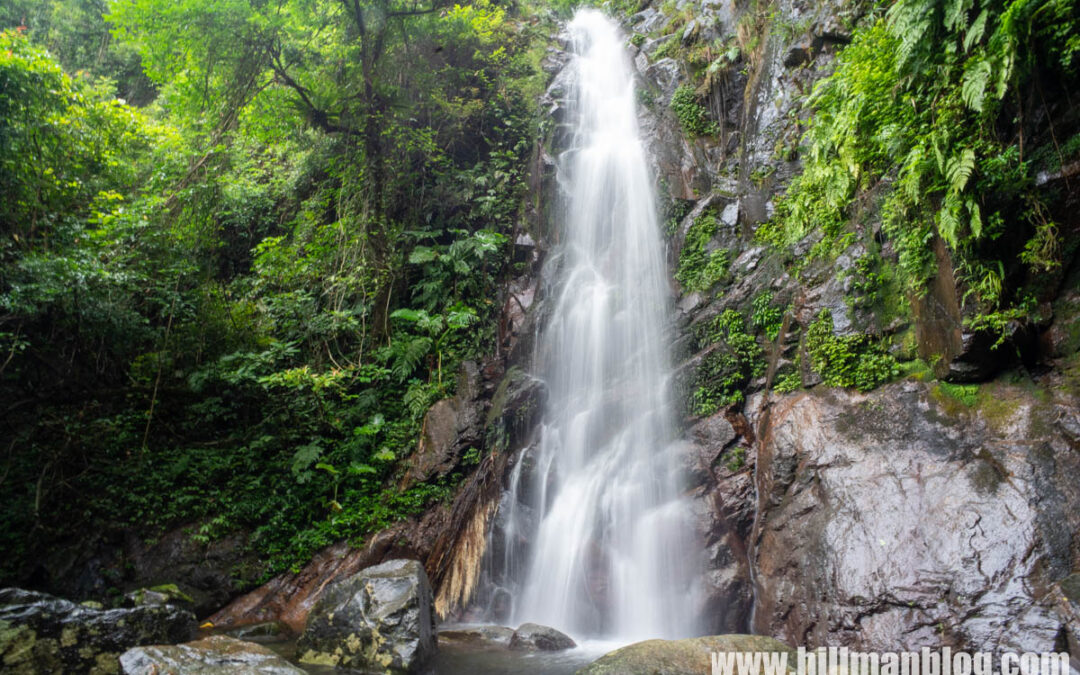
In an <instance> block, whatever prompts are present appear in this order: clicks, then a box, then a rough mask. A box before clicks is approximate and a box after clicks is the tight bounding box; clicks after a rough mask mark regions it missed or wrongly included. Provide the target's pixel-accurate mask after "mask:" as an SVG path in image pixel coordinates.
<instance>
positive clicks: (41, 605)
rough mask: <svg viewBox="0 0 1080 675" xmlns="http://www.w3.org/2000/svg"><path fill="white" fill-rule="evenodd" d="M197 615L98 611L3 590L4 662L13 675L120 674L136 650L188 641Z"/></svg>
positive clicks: (0, 635)
mask: <svg viewBox="0 0 1080 675" xmlns="http://www.w3.org/2000/svg"><path fill="white" fill-rule="evenodd" d="M194 634H195V616H194V615H193V614H192V613H191V612H188V611H187V610H184V609H180V608H179V607H174V606H172V605H154V606H142V607H135V608H131V609H95V608H91V607H86V606H83V605H78V604H76V603H74V602H70V601H68V600H62V599H60V598H56V597H53V596H50V595H46V594H44V593H35V592H33V591H23V590H21V589H4V590H0V662H2V663H3V664H4V672H6V673H7V672H10V673H50V672H63V673H97V672H116V671H117V669H118V665H117V659H118V657H119V656H120V654H121V653H123V652H125V651H127V650H128V649H130V648H132V647H136V646H139V645H148V644H155V643H166V642H183V641H184V640H190V639H191V638H192V637H193V636H194Z"/></svg>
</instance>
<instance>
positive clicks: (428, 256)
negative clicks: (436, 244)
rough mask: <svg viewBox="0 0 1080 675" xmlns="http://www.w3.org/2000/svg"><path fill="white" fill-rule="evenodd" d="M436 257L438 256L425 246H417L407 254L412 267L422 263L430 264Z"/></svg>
mask: <svg viewBox="0 0 1080 675" xmlns="http://www.w3.org/2000/svg"><path fill="white" fill-rule="evenodd" d="M438 256H439V254H438V253H437V252H436V251H435V249H433V248H429V247H427V246H417V247H416V248H414V249H413V250H412V252H411V253H409V262H411V263H412V264H414V265H422V264H424V263H429V262H431V261H432V260H434V259H435V258H437V257H438Z"/></svg>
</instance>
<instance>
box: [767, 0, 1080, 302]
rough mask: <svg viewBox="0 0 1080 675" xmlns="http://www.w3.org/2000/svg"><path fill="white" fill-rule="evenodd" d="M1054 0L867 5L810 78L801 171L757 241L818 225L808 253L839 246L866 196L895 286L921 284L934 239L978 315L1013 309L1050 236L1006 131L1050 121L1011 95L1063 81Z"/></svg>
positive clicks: (1073, 73)
mask: <svg viewBox="0 0 1080 675" xmlns="http://www.w3.org/2000/svg"><path fill="white" fill-rule="evenodd" d="M1066 5H1069V3H1067V2H1063V1H1062V0H960V1H957V2H953V1H951V0H949V1H945V0H899V1H898V2H896V3H894V4H892V5H891V7H890V8H889V9H888V11H887V13H886V14H885V15H880V14H874V15H872V16H871V17H870V19H869V20H868V22H867V23H866V25H864V26H863V27H861V28H859V29H858V30H857V31H856V32H855V35H854V39H853V40H852V43H851V45H850V46H848V47H847V48H846V49H845V50H844V51H843V52H842V53H841V55H840V56H839V58H838V59H837V66H836V69H835V72H834V73H833V74H832V75H831V76H830V77H827V78H825V79H824V80H822V81H821V82H820V83H819V85H818V86H817V87H816V88H815V89H814V92H813V94H812V96H811V97H810V99H809V102H808V109H809V111H810V112H811V117H810V122H809V125H808V129H807V132H806V135H805V137H804V139H803V148H802V150H801V153H800V154H801V159H802V161H803V166H804V171H803V173H802V174H801V175H800V176H798V177H797V178H796V179H795V180H793V181H792V183H791V185H790V187H789V189H788V192H787V194H786V196H785V197H784V199H783V200H782V201H781V202H780V203H779V204H778V208H777V214H776V217H775V218H774V220H773V221H772V222H770V223H769V224H767V225H765V226H763V227H762V228H760V230H759V233H758V234H759V237H760V238H761V239H762V240H764V241H767V242H770V243H772V244H774V245H778V246H790V245H792V244H794V243H795V242H797V241H799V240H801V239H802V238H803V237H805V236H806V235H808V234H809V233H811V232H812V231H815V230H818V231H820V232H821V234H822V235H823V236H822V239H821V242H820V243H819V244H818V245H817V246H815V247H814V249H813V251H812V255H819V254H821V253H824V252H826V251H835V250H839V249H840V248H842V246H839V245H838V242H839V241H840V240H841V238H842V237H843V235H844V232H845V231H846V230H847V229H848V228H849V227H851V226H852V225H853V224H856V225H857V223H858V220H859V219H860V218H861V217H862V215H863V212H862V211H861V210H862V209H863V208H864V206H863V205H865V204H866V203H867V202H868V201H870V202H872V203H874V204H875V205H876V207H875V208H876V209H877V210H878V212H879V213H880V217H881V218H882V222H883V232H884V234H885V235H886V236H887V237H888V238H889V239H890V240H891V242H892V244H893V248H894V250H895V251H896V255H897V260H896V267H897V272H898V274H897V278H898V281H899V286H900V289H899V290H900V291H901V292H905V291H906V292H913V293H921V292H922V291H923V290H924V289H925V284H926V281H927V280H928V278H929V277H930V276H931V275H932V274H933V273H934V271H935V261H934V256H933V253H932V242H933V240H934V239H935V238H940V239H941V240H942V241H943V242H944V243H945V245H946V246H947V247H948V249H949V250H950V252H951V254H952V257H953V259H954V261H956V265H955V266H956V267H957V269H958V275H959V277H960V280H961V281H962V282H963V283H965V284H967V286H968V287H969V288H971V289H973V293H971V294H970V298H969V299H970V301H971V302H972V303H973V305H974V306H975V307H977V309H978V311H979V312H980V313H986V314H992V313H995V312H1001V311H1009V310H1010V309H1012V308H1015V307H1017V306H1018V304H1019V301H1020V299H1021V296H1022V295H1023V293H1022V292H1021V291H1020V286H1021V285H1022V284H1023V283H1024V282H1025V281H1026V280H1027V279H1029V278H1032V277H1037V276H1038V275H1039V274H1045V273H1047V272H1048V271H1049V270H1051V269H1053V268H1054V267H1056V266H1057V265H1058V264H1059V261H1060V247H1059V244H1058V234H1057V228H1056V225H1055V224H1054V223H1053V221H1052V220H1051V219H1050V218H1049V216H1048V215H1047V211H1046V209H1045V207H1044V206H1043V204H1042V203H1041V202H1040V201H1039V199H1040V198H1039V197H1037V196H1035V194H1034V193H1033V192H1032V189H1031V188H1032V185H1033V183H1034V176H1035V173H1036V172H1037V171H1038V170H1039V165H1038V164H1037V163H1035V162H1034V161H1033V158H1034V159H1038V153H1037V152H1036V153H1033V154H1031V155H1030V157H1029V158H1025V157H1024V153H1023V147H1024V146H1023V143H1024V142H1023V141H1020V140H1018V139H1019V138H1024V137H1027V138H1026V142H1027V143H1028V144H1029V145H1030V144H1031V143H1032V142H1033V141H1032V136H1034V137H1035V138H1039V139H1044V140H1045V142H1047V143H1048V144H1049V143H1050V142H1051V140H1052V139H1051V137H1052V135H1053V130H1052V128H1050V127H1049V126H1048V125H1047V122H1046V121H1045V120H1044V121H1042V122H1041V123H1038V124H1034V125H1033V124H1031V123H1030V122H1028V121H1027V120H1026V119H1025V112H1024V110H1022V109H1021V110H1017V109H1016V108H1015V107H1014V105H1013V104H1012V101H1016V100H1018V99H1020V98H1022V97H1025V96H1029V94H1030V93H1031V92H1033V91H1034V90H1035V88H1037V86H1038V84H1037V82H1038V81H1039V80H1042V81H1047V80H1052V81H1059V82H1061V84H1062V86H1064V87H1065V88H1066V89H1068V87H1069V86H1072V85H1069V84H1066V83H1074V84H1075V83H1076V82H1077V75H1078V71H1077V68H1076V63H1075V58H1074V56H1075V53H1076V51H1077V45H1078V44H1080V18H1078V17H1077V14H1076V12H1075V8H1074V7H1073V8H1071V9H1067V8H1066ZM1027 114H1030V113H1027ZM1018 125H1020V126H1018ZM1023 125H1027V128H1026V129H1025V128H1024V126H1023ZM1038 142H1040V141H1035V143H1038ZM1053 144H1054V145H1055V146H1056V145H1057V144H1056V142H1054V143H1053ZM1055 154H1057V153H1055ZM1044 164H1045V162H1044ZM1006 224H1007V225H1006ZM1017 263H1021V264H1017ZM999 265H1001V269H997V268H998V266H999ZM1025 268H1026V270H1025Z"/></svg>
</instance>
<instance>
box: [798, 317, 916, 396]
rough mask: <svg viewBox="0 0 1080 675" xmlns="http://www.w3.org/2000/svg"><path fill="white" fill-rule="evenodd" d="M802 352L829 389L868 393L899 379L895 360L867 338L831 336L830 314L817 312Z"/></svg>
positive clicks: (831, 323)
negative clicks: (847, 389) (852, 388)
mask: <svg viewBox="0 0 1080 675" xmlns="http://www.w3.org/2000/svg"><path fill="white" fill-rule="evenodd" d="M806 352H807V354H808V355H809V357H810V366H811V367H812V368H813V369H814V371H816V372H817V374H818V375H820V376H821V378H822V380H823V381H824V383H825V384H826V385H828V386H830V387H854V388H856V389H858V390H859V391H870V390H871V389H874V388H875V387H878V386H880V385H882V384H884V383H886V382H888V381H889V380H891V379H893V378H895V377H897V376H898V375H900V367H899V365H898V364H897V363H896V359H894V358H893V357H892V356H890V355H889V354H887V353H885V352H884V351H882V350H881V349H880V347H878V346H876V345H875V344H873V342H872V341H871V340H870V339H869V337H868V336H866V335H863V334H861V333H860V334H857V335H847V336H844V337H838V336H836V335H834V334H833V320H832V313H831V312H830V311H829V310H828V309H823V310H821V313H820V314H818V317H817V319H816V320H815V321H814V322H813V323H811V324H810V327H809V329H807V331H806Z"/></svg>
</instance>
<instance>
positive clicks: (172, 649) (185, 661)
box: [120, 635, 304, 675]
mask: <svg viewBox="0 0 1080 675" xmlns="http://www.w3.org/2000/svg"><path fill="white" fill-rule="evenodd" d="M120 667H121V668H122V671H121V672H123V673H124V674H125V675H146V673H161V674H164V673H169V674H170V675H303V673H304V671H303V670H300V669H299V668H297V667H296V666H294V665H292V664H291V663H289V662H288V661H286V660H285V659H283V658H281V657H280V656H278V655H277V654H275V653H274V652H272V651H270V650H269V649H267V648H266V647H262V646H260V645H257V644H252V643H250V642H244V641H242V640H237V639H235V638H231V637H227V636H225V635H214V636H212V637H208V638H204V639H202V640H196V641H194V642H188V643H186V644H182V645H154V646H150V647H136V648H134V649H129V650H128V651H126V652H124V654H123V655H122V656H121V657H120Z"/></svg>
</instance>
